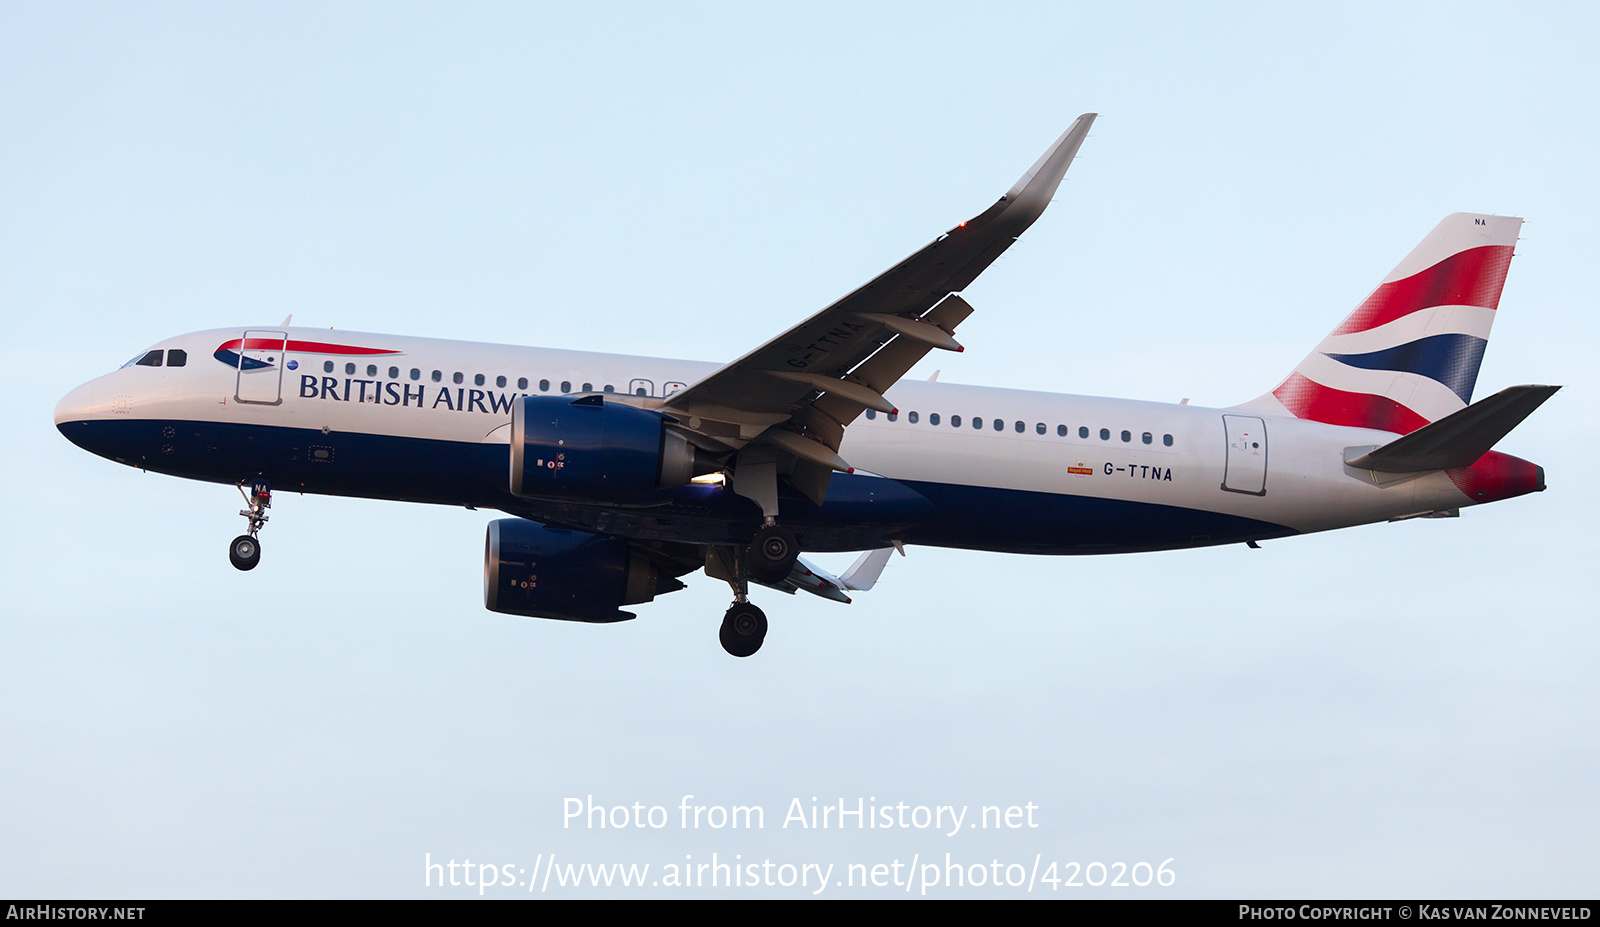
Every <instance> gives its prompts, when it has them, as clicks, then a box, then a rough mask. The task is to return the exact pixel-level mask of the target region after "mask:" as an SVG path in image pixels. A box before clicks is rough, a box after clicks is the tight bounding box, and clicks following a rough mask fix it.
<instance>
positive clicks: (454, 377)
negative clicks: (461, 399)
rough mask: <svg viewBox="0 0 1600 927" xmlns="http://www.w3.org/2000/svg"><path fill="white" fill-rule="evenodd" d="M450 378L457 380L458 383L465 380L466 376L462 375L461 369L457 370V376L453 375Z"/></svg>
mask: <svg viewBox="0 0 1600 927" xmlns="http://www.w3.org/2000/svg"><path fill="white" fill-rule="evenodd" d="M450 379H451V380H453V381H455V382H456V383H460V382H461V381H462V380H464V379H466V378H465V377H463V376H462V375H461V371H459V370H457V371H456V372H455V376H452V377H451V378H450Z"/></svg>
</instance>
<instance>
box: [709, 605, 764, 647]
mask: <svg viewBox="0 0 1600 927" xmlns="http://www.w3.org/2000/svg"><path fill="white" fill-rule="evenodd" d="M717 639H718V640H720V641H722V649H723V650H726V651H727V652H729V653H731V654H733V655H734V656H736V657H748V656H750V655H751V654H753V653H755V652H756V651H757V650H760V649H761V642H762V641H764V640H766V639H767V615H766V613H765V612H763V611H762V610H761V609H759V608H756V607H755V605H754V604H752V603H750V602H748V601H745V602H735V603H733V605H732V606H731V607H730V608H729V609H728V613H727V614H725V615H723V616H722V629H721V630H720V631H718V632H717Z"/></svg>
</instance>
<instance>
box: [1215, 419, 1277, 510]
mask: <svg viewBox="0 0 1600 927" xmlns="http://www.w3.org/2000/svg"><path fill="white" fill-rule="evenodd" d="M1222 425H1223V428H1224V429H1225V430H1226V431H1227V433H1228V458H1227V463H1226V465H1225V466H1224V469H1223V474H1222V488H1223V489H1225V490H1227V491H1228V492H1242V493H1249V494H1250V495H1252V496H1264V495H1266V494H1267V423H1266V422H1263V421H1262V420H1261V419H1259V418H1256V417H1255V416H1254V415H1224V416H1223V417H1222Z"/></svg>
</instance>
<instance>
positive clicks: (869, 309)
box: [55, 113, 1560, 657]
mask: <svg viewBox="0 0 1600 927" xmlns="http://www.w3.org/2000/svg"><path fill="white" fill-rule="evenodd" d="M1094 120H1095V114H1093V113H1086V114H1084V115H1083V116H1080V117H1079V118H1078V119H1077V120H1076V121H1075V122H1074V123H1073V124H1072V126H1071V127H1070V128H1068V129H1067V131H1066V132H1064V133H1063V134H1062V135H1061V136H1060V137H1059V138H1058V139H1056V141H1055V143H1054V144H1053V145H1051V146H1050V148H1049V149H1048V150H1046V151H1045V153H1044V155H1043V156H1042V157H1040V158H1039V160H1038V161H1037V162H1035V163H1034V165H1033V166H1032V167H1031V168H1029V170H1028V171H1027V173H1025V174H1023V175H1022V178H1021V179H1020V180H1018V181H1017V183H1016V184H1015V185H1013V186H1012V187H1011V188H1010V189H1009V190H1008V191H1006V193H1005V195H1004V196H1002V197H1000V199H999V200H998V201H996V202H995V203H994V204H993V205H991V206H990V207H989V208H988V209H986V210H984V211H983V212H982V213H980V214H979V215H977V216H976V217H974V218H972V219H970V220H968V221H966V222H962V223H960V224H959V225H957V226H956V227H954V228H952V229H950V230H949V231H947V232H945V233H944V234H942V235H940V236H939V237H938V238H937V239H935V240H934V241H933V242H931V243H929V244H928V245H927V246H925V247H924V248H922V249H921V250H919V251H917V252H916V253H915V254H912V255H911V256H910V257H908V258H906V259H905V260H903V261H901V262H900V263H899V264H897V265H895V266H894V267H892V268H890V269H889V270H887V271H885V272H884V273H883V274H881V275H880V276H878V277H877V278H875V279H873V280H872V281H870V282H868V283H867V284H866V285H865V286H862V287H861V288H859V289H857V290H855V291H854V292H852V293H850V294H848V295H846V296H845V297H844V298H842V299H840V300H839V301H837V302H835V303H834V304H833V305H831V306H829V307H827V308H826V309H823V310H822V311H821V312H819V313H817V314H816V315H813V316H812V317H810V318H808V319H806V320H805V321H803V322H801V323H800V324H798V325H796V326H794V327H793V328H790V329H789V330H788V331H786V332H784V333H783V334H781V335H779V336H778V337H776V338H774V339H772V340H771V341H768V342H767V343H765V344H763V345H761V346H760V347H757V348H756V349H755V350H753V351H751V352H750V353H748V354H746V355H744V356H743V357H740V358H739V359H737V360H735V361H733V362H731V363H726V364H714V363H705V362H697V361H685V360H670V359H659V358H651V357H631V356H619V355H611V354H599V353H589V352H580V351H568V350H555V349H547V348H533V347H518V346H509V345H492V344H474V343H465V342H457V341H445V340H437V339H429V338H410V337H402V336H395V335H380V334H367V333H361V332H342V331H341V332H335V331H332V330H326V331H325V330H320V329H308V328H302V327H294V326H291V325H290V324H289V322H290V321H291V320H290V319H285V320H284V323H283V324H282V325H279V326H255V327H234V328H227V329H216V330H211V331H201V332H193V333H190V334H186V335H180V336H178V337H175V338H169V339H166V340H164V341H161V342H160V343H158V344H156V345H154V346H152V347H150V348H149V349H147V350H145V351H142V352H140V354H139V355H137V356H136V357H134V358H133V359H132V360H130V361H129V362H128V363H127V364H125V365H123V366H122V367H121V368H120V369H118V370H116V371H113V372H111V373H108V374H106V375H104V376H101V377H98V378H96V379H93V380H91V381H89V382H88V383H85V384H84V385H82V386H80V387H78V388H77V389H75V390H73V391H72V392H70V393H68V394H67V395H66V396H65V397H64V398H63V399H62V400H61V401H60V403H59V404H58V405H57V406H56V409H55V421H56V425H57V427H58V428H59V429H60V431H61V432H62V434H63V435H65V436H66V437H67V439H68V440H70V441H72V442H73V443H74V444H77V445H78V446H80V447H82V448H84V449H85V450H88V451H90V452H92V453H95V454H98V455H100V456H102V457H107V458H109V459H111V460H113V461H116V462H118V463H122V464H126V465H128V466H134V467H139V468H141V469H144V470H148V471H155V472H158V473H165V474H170V475H173V476H179V477H184V478H187V479H196V480H205V481H210V482H217V483H231V484H234V485H236V486H238V487H239V490H240V492H241V494H242V495H243V496H244V498H245V508H244V509H243V510H242V511H240V513H239V514H240V515H242V516H244V517H245V519H246V520H247V529H246V532H245V533H244V534H243V535H240V536H239V537H237V538H235V539H234V541H233V542H232V544H230V546H229V558H230V560H231V562H232V564H233V565H234V566H235V567H237V568H238V569H240V570H250V569H253V568H254V567H255V566H256V565H257V564H258V563H259V561H260V556H261V546H260V539H259V534H260V531H261V529H262V527H263V526H264V525H265V524H266V523H267V520H268V517H269V516H268V509H269V508H270V507H271V505H272V494H273V492H274V490H283V489H288V490H290V491H295V492H300V493H322V494H332V495H346V496H360V497H367V498H377V499H389V500H399V501H407V502H425V503H434V504H441V505H452V506H465V507H467V508H483V509H494V510H499V511H500V512H503V513H505V514H506V515H507V516H509V517H506V518H500V519H497V520H495V521H492V522H490V523H489V525H488V529H487V536H486V539H485V554H484V601H485V605H486V607H487V608H489V609H490V610H492V611H495V612H501V613H506V614H511V615H520V616H528V617H540V618H555V619H565V620H572V621H584V622H613V621H622V620H627V619H630V618H633V617H635V615H634V613H632V612H628V611H624V610H623V607H624V606H629V605H638V604H643V603H647V602H650V601H652V600H653V599H654V598H655V597H656V596H658V595H662V594H665V593H669V592H673V591H675V590H678V589H682V588H684V584H683V582H681V581H680V579H679V577H683V576H685V575H687V574H690V573H693V572H695V571H697V570H704V571H705V573H706V574H707V576H709V577H711V578H713V579H718V580H721V581H723V582H726V583H728V585H729V586H730V587H731V589H732V591H733V598H734V601H733V604H732V605H731V606H730V607H729V608H728V610H727V612H726V613H725V614H724V616H723V620H722V624H721V627H720V629H719V632H718V636H719V640H720V641H721V643H722V646H723V648H724V649H725V650H727V652H728V653H730V654H733V655H734V656H738V657H748V656H750V655H752V654H754V653H756V652H757V651H758V650H759V649H760V647H761V645H762V642H763V641H764V640H765V638H766V634H767V628H768V623H767V618H766V615H765V613H764V612H763V611H762V610H761V609H760V608H758V607H757V606H756V605H755V604H754V603H753V602H752V601H751V599H750V589H751V585H752V584H757V585H761V586H764V587H768V588H772V589H776V590H779V591H783V592H788V593H791V594H792V593H794V592H796V591H805V592H809V593H814V594H816V595H819V596H823V597H825V598H830V599H833V600H836V601H839V602H844V603H848V602H850V601H851V595H850V593H852V592H857V591H865V590H868V589H871V588H872V587H873V585H874V584H875V583H876V581H877V580H878V578H879V576H880V575H881V572H882V570H883V569H884V564H885V562H886V561H887V559H888V557H889V555H890V553H891V551H893V550H899V551H900V553H902V554H904V553H905V548H906V546H908V545H932V546H938V547H950V548H966V549H975V550H991V551H1006V552H1016V553H1032V554H1103V553H1119V552H1132V551H1153V550H1173V549H1182V548H1193V547H1206V546H1213V545H1219V544H1240V543H1243V544H1247V545H1249V546H1251V547H1255V546H1257V543H1258V542H1260V541H1263V540H1267V539H1272V538H1283V537H1288V536H1291V535H1297V534H1306V533H1310V532H1314V531H1326V530H1330V529H1334V528H1341V527H1347V526H1351V525H1360V524H1367V523H1373V522H1382V521H1398V520H1402V519H1409V518H1417V517H1427V518H1438V517H1454V516H1457V515H1458V514H1459V513H1460V510H1461V509H1462V508H1466V507H1469V506H1473V505H1480V504H1484V503H1489V502H1497V501H1500V500H1502V499H1508V498H1512V497H1514V496H1520V495H1524V494H1526V493H1530V492H1540V491H1543V490H1544V489H1545V475H1544V470H1543V468H1541V467H1539V466H1537V465H1535V464H1533V463H1530V462H1528V461H1525V460H1521V459H1519V458H1516V457H1512V456H1510V455H1507V454H1504V453H1501V452H1499V451H1496V450H1493V449H1492V448H1493V446H1494V445H1495V444H1496V443H1497V442H1499V441H1500V440H1501V439H1502V438H1503V437H1505V435H1506V434H1508V433H1509V432H1510V431H1511V430H1512V428H1514V427H1515V426H1516V425H1517V424H1519V423H1520V422H1521V421H1522V420H1523V419H1524V418H1526V417H1527V416H1528V415H1529V414H1531V413H1532V412H1533V410H1534V409H1536V408H1537V407H1538V406H1539V405H1540V404H1542V403H1543V402H1544V401H1545V400H1547V399H1548V398H1549V397H1550V396H1551V395H1553V394H1554V393H1555V392H1556V390H1558V389H1559V388H1560V387H1557V386H1541V385H1527V386H1513V387H1510V388H1507V389H1504V390H1502V391H1500V392H1498V393H1495V394H1494V395H1492V396H1490V397H1488V398H1486V399H1483V400H1481V401H1479V402H1476V403H1474V402H1472V393H1473V389H1474V386H1475V384H1476V380H1477V375H1478V368H1479V364H1480V362H1481V360H1482V357H1483V351H1484V347H1485V346H1486V345H1487V343H1488V338H1489V330H1490V327H1491V326H1492V325H1493V322H1494V317H1495V313H1496V311H1497V309H1498V306H1499V300H1500V294H1501V290H1502V287H1503V286H1504V283H1505V277H1506V271H1507V268H1508V266H1509V264H1510V261H1511V257H1512V253H1513V251H1514V248H1515V245H1516V242H1517V238H1518V232H1519V230H1520V228H1521V225H1522V220H1521V219H1517V218H1510V217H1504V216H1490V215H1477V214H1468V213H1458V214H1456V215H1452V216H1449V217H1447V218H1445V219H1444V221H1442V222H1440V223H1439V225H1438V226H1437V227H1436V228H1434V230H1433V231H1432V232H1430V233H1429V234H1428V235H1427V236H1426V237H1425V238H1423V240H1422V242H1421V243H1420V244H1418V245H1417V246H1416V248H1415V249H1414V250H1412V252H1411V253H1410V254H1409V255H1407V256H1406V258H1405V259H1404V260H1402V261H1401V262H1400V264H1399V265H1398V266H1396V267H1395V269H1394V270H1393V271H1392V272H1391V273H1390V274H1389V275H1388V276H1386V277H1385V278H1383V280H1382V281H1381V282H1380V283H1379V284H1378V286H1377V288H1376V289H1375V290H1373V292H1372V293H1371V294H1370V295H1369V296H1368V297H1367V298H1366V299H1365V300H1364V301H1362V302H1361V303H1360V304H1359V305H1358V306H1357V307H1356V309H1355V311H1354V312H1352V313H1351V314H1350V316H1349V317H1348V318H1346V319H1345V320H1344V321H1343V322H1341V323H1340V324H1339V326H1338V327H1336V328H1335V329H1334V330H1333V332H1332V333H1331V334H1329V335H1328V336H1327V337H1326V338H1324V339H1323V340H1322V341H1321V342H1320V343H1319V344H1317V346H1316V347H1315V348H1314V349H1313V350H1312V351H1311V353H1310V354H1308V355H1307V356H1306V357H1305V359H1304V360H1302V361H1301V362H1300V363H1299V365H1298V366H1296V367H1295V368H1294V369H1293V370H1292V371H1291V372H1290V373H1289V374H1288V376H1287V377H1286V378H1285V379H1284V380H1283V381H1282V382H1281V383H1279V384H1278V385H1277V386H1276V387H1274V388H1273V389H1271V390H1268V391H1267V392H1265V393H1264V394H1262V395H1261V396H1260V397H1258V398H1256V399H1253V400H1251V401H1248V402H1244V403H1242V404H1239V405H1236V406H1231V407H1228V408H1220V409H1217V408H1201V407H1198V406H1191V405H1188V404H1187V400H1185V401H1184V403H1180V404H1177V405H1171V404H1164V403H1155V402H1142V401H1133V400H1125V399H1107V398H1094V397H1086V396H1073V395H1056V394H1050V393H1043V392H1030V391H1023V390H1010V389H995V388H987V387H978V386H964V385H957V384H951V383H943V382H938V381H937V380H936V379H930V381H908V380H906V379H905V375H906V374H907V372H908V371H910V370H911V368H912V367H913V366H914V365H915V364H916V363H917V362H918V361H920V360H922V359H923V357H924V356H926V355H927V354H928V353H929V352H930V351H933V350H946V351H961V350H963V347H962V345H961V344H960V343H959V342H957V341H956V339H955V337H954V335H955V331H956V328H957V326H958V325H959V324H960V323H961V322H962V321H963V320H964V319H966V318H967V316H968V315H970V314H971V313H972V312H973V311H974V310H973V307H972V306H971V305H970V304H968V303H967V302H966V300H965V299H963V297H962V296H961V293H962V291H964V290H965V289H966V288H967V286H968V285H969V284H970V283H972V281H973V280H974V279H976V278H977V276H978V275H979V274H980V273H982V272H983V270H984V269H986V268H987V267H988V266H989V265H990V264H991V263H993V262H994V260H995V259H996V258H997V257H999V255H1000V254H1001V253H1002V252H1004V251H1005V250H1006V249H1007V248H1008V247H1009V246H1010V245H1011V243H1012V242H1013V241H1015V240H1016V239H1017V237H1018V236H1020V235H1021V234H1022V233H1023V232H1024V231H1025V230H1026V229H1027V228H1028V227H1029V226H1031V225H1032V224H1033V222H1034V221H1035V220H1036V219H1038V218H1039V216H1040V215H1041V214H1042V213H1043V212H1044V210H1045V207H1046V206H1047V205H1049V203H1050V202H1051V200H1052V199H1053V198H1054V196H1055V193H1056V190H1057V187H1058V186H1059V185H1060V183H1061V181H1062V179H1063V177H1064V176H1065V174H1066V172H1067V169H1068V167H1069V166H1071V164H1072V161H1073V159H1074V158H1075V157H1076V156H1077V152H1078V149H1079V147H1080V146H1081V145H1082V144H1083V141H1084V138H1085V137H1086V136H1087V134H1088V132H1089V128H1090V126H1091V125H1093V123H1094ZM936 376H937V374H936V375H935V377H936ZM829 551H839V552H842V551H861V552H863V553H862V554H861V556H860V557H859V559H858V560H857V561H856V562H855V564H854V565H853V566H852V567H851V568H850V569H849V570H848V571H847V572H845V573H844V574H842V575H838V576H835V575H833V574H831V573H829V572H828V571H826V570H823V569H822V568H820V567H819V566H817V565H815V564H813V563H811V562H809V561H808V560H806V559H805V558H804V557H802V556H801V554H802V553H804V552H829Z"/></svg>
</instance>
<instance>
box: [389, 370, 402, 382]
mask: <svg viewBox="0 0 1600 927" xmlns="http://www.w3.org/2000/svg"><path fill="white" fill-rule="evenodd" d="M389 379H391V380H398V379H400V368H399V367H390V368H389Z"/></svg>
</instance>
